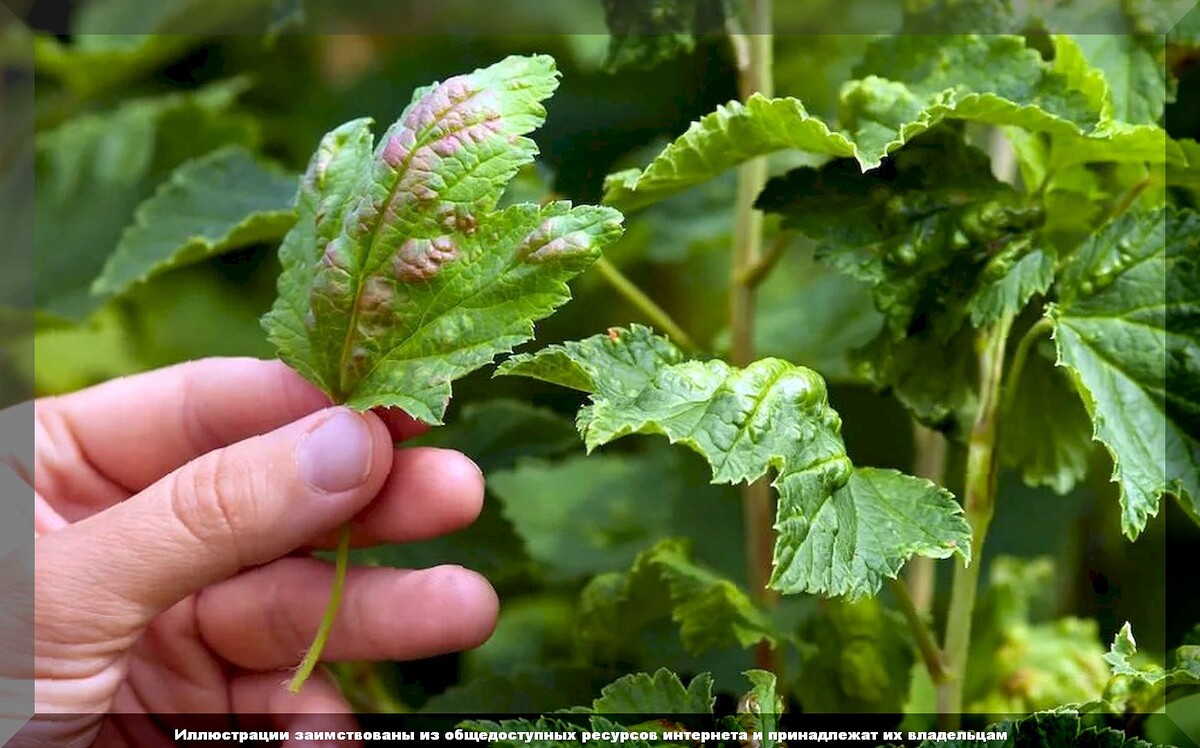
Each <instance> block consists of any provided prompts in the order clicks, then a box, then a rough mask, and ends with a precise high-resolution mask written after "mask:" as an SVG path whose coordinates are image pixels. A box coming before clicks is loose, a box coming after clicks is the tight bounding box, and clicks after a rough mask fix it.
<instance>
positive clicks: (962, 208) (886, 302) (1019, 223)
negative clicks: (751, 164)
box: [755, 127, 1042, 339]
mask: <svg viewBox="0 0 1200 748" xmlns="http://www.w3.org/2000/svg"><path fill="white" fill-rule="evenodd" d="M755 206H756V207H758V208H759V209H761V210H765V211H767V212H769V213H777V214H780V215H782V216H783V219H784V220H783V225H784V227H786V228H792V229H796V230H798V231H801V232H802V233H804V234H806V235H808V236H810V237H812V238H813V240H814V241H816V242H817V253H818V254H817V256H818V258H819V259H822V260H824V261H826V262H829V263H830V264H832V265H833V266H835V267H837V268H839V269H842V270H844V271H847V272H850V273H851V274H853V275H854V276H856V277H858V278H860V279H862V280H865V281H867V282H868V283H870V284H872V287H873V293H874V296H875V304H876V306H877V307H878V308H879V310H880V311H881V312H883V313H884V314H885V315H886V316H887V324H888V328H889V329H890V331H891V332H892V334H893V336H894V337H896V338H898V339H899V338H906V337H909V336H910V335H912V334H914V333H916V332H921V331H922V330H923V329H925V328H927V327H931V326H934V325H936V327H937V329H938V330H939V331H940V337H943V338H945V337H947V336H948V335H951V334H953V333H954V332H955V331H956V330H957V329H958V327H959V326H960V324H961V321H962V319H963V315H964V314H965V309H964V308H963V306H964V305H965V304H966V303H968V301H969V300H970V299H972V297H973V296H975V295H976V294H979V293H986V292H987V291H988V290H989V287H990V286H991V285H993V284H996V283H997V282H1002V281H1003V280H1004V279H1005V277H1006V275H1007V271H1008V270H1009V269H1010V268H1011V266H1012V264H1013V263H1014V261H1015V260H1017V259H1018V258H1020V257H1021V255H1020V254H1018V253H1017V252H1018V251H1019V250H1021V249H1022V248H1023V246H1024V245H1019V246H1010V245H1013V244H1014V241H1015V240H1016V239H1018V238H1021V237H1022V236H1023V235H1024V234H1025V233H1026V232H1028V231H1030V230H1032V229H1034V228H1036V227H1037V226H1038V225H1040V223H1041V221H1042V212H1041V210H1040V209H1039V208H1038V207H1037V206H1035V205H1032V204H1028V203H1026V201H1024V200H1023V199H1022V198H1021V197H1020V196H1018V195H1017V194H1016V192H1015V191H1014V190H1013V188H1012V187H1011V186H1009V185H1007V184H1005V183H1004V182H1001V181H999V180H998V179H996V178H995V177H994V176H993V175H992V171H991V165H990V162H989V160H988V157H987V155H986V154H985V153H983V152H982V151H980V150H979V149H977V148H973V147H971V146H968V145H967V144H966V142H965V140H964V139H963V137H962V135H961V134H960V133H959V132H956V131H955V130H953V129H951V128H948V127H947V128H939V129H937V130H935V131H933V132H929V133H926V134H924V135H922V136H921V137H920V138H919V139H917V140H915V141H914V142H912V143H910V144H908V146H906V147H905V148H904V149H902V150H900V151H899V152H897V153H896V154H894V155H893V156H891V157H890V158H889V159H888V160H887V162H886V163H885V164H884V165H883V166H882V167H881V168H879V169H875V170H874V171H871V172H869V173H867V174H863V173H862V172H861V171H860V170H859V168H858V167H857V165H856V164H855V162H854V161H852V160H850V159H843V160H835V161H831V162H830V163H828V164H826V165H824V166H822V167H821V168H819V169H814V168H811V167H805V168H800V169H794V170H792V171H790V172H788V173H787V174H786V175H784V176H781V177H776V178H774V179H772V180H771V181H770V182H768V184H767V187H766V189H764V190H763V192H762V194H761V195H759V197H758V199H757V200H756V202H755ZM1001 250H1004V251H1001ZM1014 255H1015V256H1014ZM1035 267H1037V268H1041V267H1042V265H1041V264H1040V263H1039V264H1038V265H1036V266H1035ZM1039 275H1041V274H1040V273H1039ZM1014 295H1015V294H1014ZM979 303H981V304H987V303H989V302H987V301H983V302H979ZM927 317H928V318H933V319H932V320H926V318H927ZM934 320H935V321H934Z"/></svg>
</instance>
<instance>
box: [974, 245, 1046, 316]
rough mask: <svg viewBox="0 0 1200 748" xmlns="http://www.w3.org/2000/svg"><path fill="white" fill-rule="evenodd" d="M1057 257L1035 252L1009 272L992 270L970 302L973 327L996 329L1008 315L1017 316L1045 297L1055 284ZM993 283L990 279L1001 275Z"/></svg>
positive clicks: (1021, 259)
mask: <svg viewBox="0 0 1200 748" xmlns="http://www.w3.org/2000/svg"><path fill="white" fill-rule="evenodd" d="M1054 265H1055V263H1054V256H1053V255H1052V254H1050V253H1048V252H1044V251H1042V250H1040V249H1035V250H1033V251H1031V252H1028V253H1027V254H1025V256H1023V257H1021V258H1020V259H1019V260H1017V261H1016V262H1015V263H1014V264H1013V265H1012V266H1011V267H1009V268H1008V270H1007V272H1004V271H1003V267H1002V266H999V267H995V269H993V267H989V268H988V269H987V270H986V271H985V272H984V276H983V278H981V280H982V284H981V285H982V287H981V289H980V291H979V293H978V294H977V295H976V296H974V297H973V298H972V299H971V301H970V304H969V306H970V310H971V324H973V325H975V326H976V327H983V326H985V325H992V324H995V323H996V322H998V321H1000V318H1001V317H1004V316H1005V315H1016V314H1017V312H1019V311H1021V310H1022V309H1024V308H1025V305H1026V304H1028V303H1029V300H1030V299H1032V298H1033V297H1034V296H1037V295H1038V294H1044V293H1046V291H1047V290H1048V289H1049V288H1050V284H1051V283H1053V282H1054ZM1001 272H1003V275H1001V276H1000V277H999V278H997V279H996V280H991V278H989V277H988V276H989V275H999V274H1000V273H1001Z"/></svg>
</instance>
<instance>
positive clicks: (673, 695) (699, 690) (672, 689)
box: [592, 668, 713, 715]
mask: <svg viewBox="0 0 1200 748" xmlns="http://www.w3.org/2000/svg"><path fill="white" fill-rule="evenodd" d="M712 687H713V681H712V676H711V675H709V674H708V673H701V674H700V675H697V676H696V677H695V678H692V680H691V682H690V683H688V685H687V686H686V687H685V686H684V685H683V682H682V681H680V680H679V676H678V675H675V674H674V673H672V672H671V671H670V670H667V669H666V668H660V669H659V670H658V671H656V672H655V673H654V674H653V675H650V674H649V673H632V674H630V675H626V676H624V677H623V678H620V679H619V680H616V681H614V682H613V683H611V684H610V685H608V686H605V688H604V690H603V691H601V692H600V698H598V699H596V700H595V701H594V702H593V703H592V710H593V711H594V712H596V713H597V714H613V715H616V714H626V715H628V714H647V715H667V714H712V707H713V695H712Z"/></svg>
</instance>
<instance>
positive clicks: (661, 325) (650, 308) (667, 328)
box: [593, 257, 700, 353]
mask: <svg viewBox="0 0 1200 748" xmlns="http://www.w3.org/2000/svg"><path fill="white" fill-rule="evenodd" d="M593 267H594V268H596V270H597V271H599V273H600V275H602V276H604V280H606V281H608V283H609V285H611V286H612V287H613V289H614V290H616V292H617V293H619V294H621V296H623V297H625V300H626V301H628V302H629V303H630V304H633V306H635V307H636V308H637V310H638V311H639V312H641V313H642V314H643V315H645V317H646V319H648V320H649V321H650V323H651V324H653V325H654V326H655V327H657V328H658V329H660V330H662V331H663V332H665V333H666V334H667V336H668V337H670V338H671V340H673V341H675V344H676V345H678V346H679V347H680V348H682V349H684V350H685V351H689V352H692V353H694V352H696V351H698V350H700V347H699V346H697V345H696V342H695V341H694V340H692V338H691V336H690V335H688V334H687V332H685V331H684V329H683V328H682V327H680V326H679V323H678V322H676V321H675V320H674V319H672V318H671V315H670V314H667V311H666V310H665V309H663V308H662V307H660V306H659V305H658V304H656V303H654V299H652V298H650V297H649V296H647V295H646V293H645V292H644V291H642V289H640V288H638V287H637V285H636V284H634V282H633V281H631V280H629V278H628V277H626V276H625V274H624V273H622V272H621V271H620V270H618V269H617V266H616V265H614V264H612V263H611V262H609V261H608V259H607V258H604V257H601V258H600V259H598V260H596V263H595V264H594V265H593Z"/></svg>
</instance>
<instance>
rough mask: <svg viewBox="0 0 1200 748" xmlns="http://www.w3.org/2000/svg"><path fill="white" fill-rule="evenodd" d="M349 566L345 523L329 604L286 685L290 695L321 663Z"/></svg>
mask: <svg viewBox="0 0 1200 748" xmlns="http://www.w3.org/2000/svg"><path fill="white" fill-rule="evenodd" d="M349 565H350V523H349V522H347V523H346V524H344V525H342V530H341V532H340V533H339V535H338V544H337V554H336V559H335V561H334V570H333V589H332V590H330V592H329V602H327V603H326V604H325V615H324V616H322V617H321V625H320V627H319V628H318V629H317V635H316V636H315V637H314V638H313V642H312V644H311V645H310V646H309V648H308V651H307V652H305V653H304V659H303V660H301V661H300V666H299V667H298V668H297V669H296V674H295V675H294V676H292V681H291V683H289V684H288V690H289V691H291V692H292V693H296V692H298V691H299V690H300V688H301V686H303V685H304V682H305V681H307V680H308V677H309V676H310V675H312V672H313V670H314V669H315V668H316V667H317V663H318V662H320V661H321V652H322V650H324V649H325V642H326V641H328V639H329V632H330V631H331V630H332V629H333V622H334V620H336V619H337V613H338V608H339V607H340V606H341V604H342V589H343V588H344V587H345V586H346V567H348V566H349Z"/></svg>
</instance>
